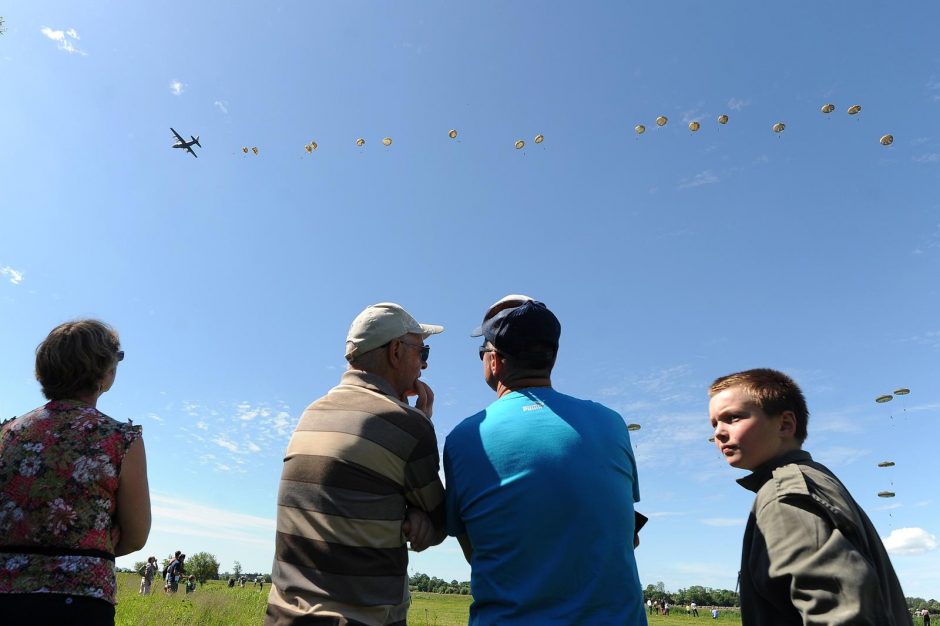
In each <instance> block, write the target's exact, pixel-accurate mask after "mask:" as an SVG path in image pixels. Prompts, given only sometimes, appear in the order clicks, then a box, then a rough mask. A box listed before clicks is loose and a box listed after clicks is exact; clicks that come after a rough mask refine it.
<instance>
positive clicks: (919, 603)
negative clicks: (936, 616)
mask: <svg viewBox="0 0 940 626" xmlns="http://www.w3.org/2000/svg"><path fill="white" fill-rule="evenodd" d="M904 599H905V600H907V606H908V608H910V609H914V610H915V611H920V610H921V609H927V610H928V611H930V612H931V613H940V602H937V601H936V600H934V599H933V598H931V599H929V600H924V599H923V598H904Z"/></svg>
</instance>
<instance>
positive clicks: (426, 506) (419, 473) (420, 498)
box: [405, 418, 445, 530]
mask: <svg viewBox="0 0 940 626" xmlns="http://www.w3.org/2000/svg"><path fill="white" fill-rule="evenodd" d="M422 419H424V418H422ZM440 471H441V462H440V456H439V453H438V451H437V436H436V435H435V434H434V429H433V428H428V430H427V431H425V433H424V434H423V435H422V437H421V438H420V440H419V441H418V443H417V445H416V446H415V448H414V450H413V451H412V453H411V456H410V457H409V458H408V461H407V462H406V465H405V499H406V500H407V501H408V504H410V505H412V506H416V507H418V508H419V509H421V510H423V511H425V512H426V513H427V514H428V516H429V517H430V518H431V523H432V524H434V527H435V528H437V529H438V530H443V529H444V521H445V517H444V484H443V483H442V482H441V476H440Z"/></svg>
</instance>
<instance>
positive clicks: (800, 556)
mask: <svg viewBox="0 0 940 626" xmlns="http://www.w3.org/2000/svg"><path fill="white" fill-rule="evenodd" d="M818 506H819V505H817V504H816V503H815V502H814V501H813V500H812V499H811V498H810V497H805V498H800V499H797V500H795V501H781V500H779V499H773V500H772V501H770V502H769V503H767V504H766V505H764V506H763V507H762V508H761V509H759V510H758V511H757V532H756V533H755V536H754V539H753V540H754V542H755V543H761V542H763V543H765V544H766V551H764V550H761V546H760V545H755V546H753V549H752V555H754V557H753V558H752V561H751V563H749V564H748V566H749V568H750V569H751V572H750V573H751V576H752V577H753V578H754V581H755V586H756V588H757V589H758V590H760V592H761V593H764V594H765V596H766V599H767V600H768V601H770V602H772V603H773V602H775V600H776V601H778V602H786V600H787V599H788V600H789V603H791V604H792V606H793V607H794V608H795V609H796V610H797V611H798V613H799V614H800V616H801V617H802V619H803V624H804V625H805V626H823V625H826V626H840V625H846V626H848V625H850V624H851V625H854V626H863V625H871V626H875V625H877V624H882V623H887V622H884V620H883V619H882V610H881V607H880V606H879V605H878V604H879V603H878V599H879V598H880V597H881V596H880V593H879V584H878V572H877V571H875V569H874V568H873V566H872V564H871V563H870V562H869V561H868V559H866V558H865V556H864V555H863V554H862V553H861V552H859V550H858V549H857V548H856V547H855V546H854V545H853V544H852V542H851V541H850V540H849V538H847V537H846V536H845V535H844V534H843V533H842V532H841V531H840V530H839V529H837V528H834V527H833V526H832V524H831V523H830V522H829V520H828V519H827V518H826V516H825V515H823V514H822V512H821V511H820V510H819V509H818ZM764 558H766V562H764V563H762V562H761V561H763V559H764Z"/></svg>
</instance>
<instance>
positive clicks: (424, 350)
mask: <svg viewBox="0 0 940 626" xmlns="http://www.w3.org/2000/svg"><path fill="white" fill-rule="evenodd" d="M401 343H403V344H404V345H406V346H411V347H412V348H418V349H419V350H420V351H421V354H420V356H421V362H422V363H427V362H428V356H430V354H431V346H426V345H422V344H417V343H408V342H407V341H402V342H401Z"/></svg>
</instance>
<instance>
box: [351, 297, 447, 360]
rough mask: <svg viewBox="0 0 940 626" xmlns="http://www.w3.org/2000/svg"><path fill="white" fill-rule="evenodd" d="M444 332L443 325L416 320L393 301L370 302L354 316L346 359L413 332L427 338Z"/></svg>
mask: <svg viewBox="0 0 940 626" xmlns="http://www.w3.org/2000/svg"><path fill="white" fill-rule="evenodd" d="M440 332H444V327H443V326H435V325H433V324H419V323H418V322H417V321H416V320H415V318H413V317H411V315H409V314H408V311H406V310H405V309H403V308H401V306H400V305H398V304H395V303H394V302H380V303H379V304H373V305H372V306H370V307H366V309H365V310H364V311H363V312H362V313H360V314H359V315H357V316H356V319H354V320H353V322H352V324H351V325H350V326H349V333H348V334H347V335H346V360H347V361H350V360H352V359H354V358H356V357H357V356H359V355H361V354H365V353H366V352H369V351H371V350H375V349H376V348H378V347H380V346H384V345H385V344H387V343H388V342H389V341H391V340H393V339H398V338H399V337H401V336H402V335H407V334H409V333H414V334H416V335H421V337H422V339H427V338H428V337H430V336H431V335H436V334H437V333H440Z"/></svg>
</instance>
